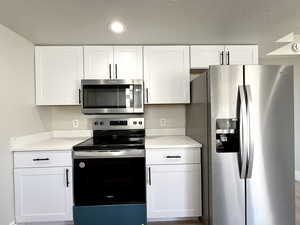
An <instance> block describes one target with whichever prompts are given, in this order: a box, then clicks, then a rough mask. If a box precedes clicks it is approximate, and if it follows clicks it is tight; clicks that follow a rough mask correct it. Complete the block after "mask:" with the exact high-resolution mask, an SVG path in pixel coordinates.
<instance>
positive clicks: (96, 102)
mask: <svg viewBox="0 0 300 225" xmlns="http://www.w3.org/2000/svg"><path fill="white" fill-rule="evenodd" d="M79 98H80V103H81V111H82V113H84V114H103V113H109V114H121V113H143V112H144V101H143V99H144V97H143V80H138V79H137V80H81V89H80V93H79Z"/></svg>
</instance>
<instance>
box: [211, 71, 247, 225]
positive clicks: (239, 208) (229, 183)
mask: <svg viewBox="0 0 300 225" xmlns="http://www.w3.org/2000/svg"><path fill="white" fill-rule="evenodd" d="M208 78H209V96H210V98H209V99H210V103H211V104H210V121H209V123H210V129H209V130H210V131H209V132H210V134H209V139H210V141H209V145H210V151H209V154H210V155H209V164H210V173H209V182H210V219H211V220H210V224H212V225H233V224H234V225H244V224H245V179H243V178H241V170H240V168H242V167H243V166H239V161H240V160H239V155H240V154H239V153H240V152H239V141H238V140H239V132H238V127H239V121H238V120H237V119H238V117H239V116H238V114H239V113H238V112H239V111H240V110H239V109H240V104H241V102H240V101H241V99H240V100H238V99H239V98H240V96H239V95H240V94H242V93H239V89H240V87H242V89H241V91H243V67H242V66H211V67H210V71H209V76H208ZM243 107H245V106H243ZM244 119H245V117H244ZM240 165H241V164H240ZM243 173H244V172H243Z"/></svg>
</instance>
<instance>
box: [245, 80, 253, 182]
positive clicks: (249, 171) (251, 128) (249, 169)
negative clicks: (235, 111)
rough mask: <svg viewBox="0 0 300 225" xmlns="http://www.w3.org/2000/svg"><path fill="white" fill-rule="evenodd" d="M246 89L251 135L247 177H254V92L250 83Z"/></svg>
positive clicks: (249, 134)
mask: <svg viewBox="0 0 300 225" xmlns="http://www.w3.org/2000/svg"><path fill="white" fill-rule="evenodd" d="M245 89H246V95H247V98H246V99H247V120H248V121H247V123H248V131H249V133H248V136H249V143H248V144H249V148H248V166H247V177H246V178H248V179H249V178H251V177H252V170H253V158H254V138H253V126H252V122H251V120H252V119H253V118H251V116H252V115H253V112H252V109H253V107H252V94H251V88H250V85H246V86H245Z"/></svg>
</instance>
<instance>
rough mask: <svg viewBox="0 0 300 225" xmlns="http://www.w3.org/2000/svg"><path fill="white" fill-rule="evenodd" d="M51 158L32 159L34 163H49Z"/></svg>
mask: <svg viewBox="0 0 300 225" xmlns="http://www.w3.org/2000/svg"><path fill="white" fill-rule="evenodd" d="M49 160H50V159H49V158H36V159H32V161H49Z"/></svg>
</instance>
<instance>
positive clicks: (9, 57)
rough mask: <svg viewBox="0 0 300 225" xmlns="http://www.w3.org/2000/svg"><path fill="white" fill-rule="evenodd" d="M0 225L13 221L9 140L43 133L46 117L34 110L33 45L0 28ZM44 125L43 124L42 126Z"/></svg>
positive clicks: (0, 26)
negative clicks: (13, 137)
mask: <svg viewBox="0 0 300 225" xmlns="http://www.w3.org/2000/svg"><path fill="white" fill-rule="evenodd" d="M0 76H1V88H0V99H1V110H0V114H1V116H0V224H1V225H8V224H9V223H10V222H12V221H13V220H14V210H13V208H14V207H13V164H12V154H11V153H10V152H9V146H8V145H9V139H10V137H12V136H19V135H27V134H31V133H35V132H39V131H44V130H45V127H46V126H47V125H46V124H44V123H43V121H45V122H46V121H47V120H48V118H49V113H47V112H46V111H47V110H45V109H37V108H36V107H35V106H34V48H33V44H32V43H31V42H29V41H27V40H25V39H23V38H22V37H21V36H19V35H17V34H16V33H14V32H12V31H11V30H9V29H8V28H6V27H4V26H2V25H0ZM46 123H47V122H46Z"/></svg>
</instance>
